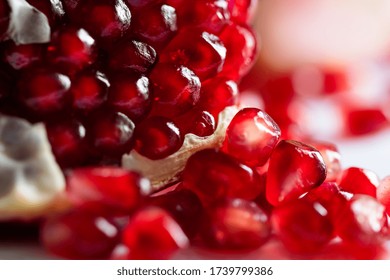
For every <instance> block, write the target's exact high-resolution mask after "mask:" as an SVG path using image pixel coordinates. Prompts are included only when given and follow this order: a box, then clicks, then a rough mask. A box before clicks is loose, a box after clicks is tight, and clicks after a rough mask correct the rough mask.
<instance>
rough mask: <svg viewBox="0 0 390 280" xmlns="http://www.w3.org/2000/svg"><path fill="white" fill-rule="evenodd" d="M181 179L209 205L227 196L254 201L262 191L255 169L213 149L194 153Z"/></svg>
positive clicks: (187, 187) (184, 184) (184, 185)
mask: <svg viewBox="0 0 390 280" xmlns="http://www.w3.org/2000/svg"><path fill="white" fill-rule="evenodd" d="M182 178H183V187H184V188H186V189H189V190H191V191H193V192H194V193H195V194H196V195H197V196H198V197H199V198H200V200H201V201H202V203H203V204H204V205H206V206H207V205H211V204H213V203H214V202H216V201H218V200H223V199H225V198H243V199H247V200H252V199H254V198H255V197H257V196H258V195H259V194H260V193H261V191H262V190H263V189H262V185H261V183H260V181H259V180H260V178H259V175H258V174H257V173H256V172H255V171H253V170H252V169H251V168H250V167H248V166H246V165H244V164H241V163H240V162H238V161H236V160H235V159H234V158H233V157H231V156H229V155H227V154H225V153H223V152H221V151H218V150H214V149H205V150H202V151H199V152H197V153H195V154H194V155H192V156H191V157H190V158H189V159H188V161H187V164H186V166H185V168H184V171H183V175H182Z"/></svg>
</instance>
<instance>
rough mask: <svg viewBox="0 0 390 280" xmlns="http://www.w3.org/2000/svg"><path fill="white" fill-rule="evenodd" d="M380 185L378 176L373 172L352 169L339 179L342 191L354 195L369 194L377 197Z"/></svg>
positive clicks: (345, 171) (347, 170) (344, 172)
mask: <svg viewBox="0 0 390 280" xmlns="http://www.w3.org/2000/svg"><path fill="white" fill-rule="evenodd" d="M378 185H379V178H378V176H377V175H376V174H375V173H374V172H372V171H371V170H367V169H363V168H357V167H350V168H348V169H345V170H344V171H343V172H342V174H341V177H340V179H339V186H340V189H341V190H343V191H346V192H350V193H353V194H367V195H370V196H372V197H376V189H377V187H378Z"/></svg>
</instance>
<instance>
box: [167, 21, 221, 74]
mask: <svg viewBox="0 0 390 280" xmlns="http://www.w3.org/2000/svg"><path fill="white" fill-rule="evenodd" d="M188 38H191V40H188ZM225 58H226V48H225V47H224V46H223V44H222V42H221V40H220V39H219V38H218V37H217V36H215V35H213V34H210V33H207V32H204V31H202V30H199V29H193V28H182V29H181V31H180V32H179V33H178V34H177V35H176V36H175V38H173V40H172V41H171V42H170V43H169V44H168V45H167V46H166V48H165V49H164V50H163V51H162V52H161V56H160V61H161V62H173V63H174V64H175V65H184V66H186V67H188V68H189V69H191V70H192V71H194V72H195V74H196V75H197V76H198V77H199V78H200V79H201V80H202V81H203V80H206V79H207V78H210V77H213V76H215V75H216V74H217V73H219V72H220V71H221V70H222V66H223V63H224V61H225Z"/></svg>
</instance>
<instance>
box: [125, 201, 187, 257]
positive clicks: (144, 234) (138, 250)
mask: <svg viewBox="0 0 390 280" xmlns="http://www.w3.org/2000/svg"><path fill="white" fill-rule="evenodd" d="M123 243H124V244H125V245H126V246H127V247H128V248H129V258H130V259H139V260H151V259H156V260H158V259H168V258H169V257H171V256H172V254H174V253H175V252H176V251H177V250H179V249H182V248H185V247H187V246H188V243H189V241H188V238H187V236H186V235H185V233H184V232H183V230H182V229H181V228H180V226H179V225H178V224H177V223H176V221H175V220H174V219H173V218H172V217H171V216H170V215H169V214H168V213H167V212H166V211H165V210H162V209H160V208H157V207H148V208H145V209H142V210H140V211H139V212H138V213H136V214H135V215H134V216H133V217H132V218H131V220H130V222H129V224H128V225H127V226H126V227H125V229H124V232H123Z"/></svg>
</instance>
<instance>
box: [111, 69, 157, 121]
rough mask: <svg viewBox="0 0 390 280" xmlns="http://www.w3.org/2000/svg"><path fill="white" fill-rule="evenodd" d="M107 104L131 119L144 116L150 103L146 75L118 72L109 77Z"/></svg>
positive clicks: (149, 88)
mask: <svg viewBox="0 0 390 280" xmlns="http://www.w3.org/2000/svg"><path fill="white" fill-rule="evenodd" d="M108 104H109V105H110V106H111V107H112V108H114V109H115V110H117V111H120V112H121V113H123V114H125V115H126V116H128V117H129V118H130V119H131V120H133V121H138V120H140V119H141V118H143V117H145V116H146V114H147V113H148V112H149V109H150V105H151V85H150V81H149V79H148V78H147V77H145V76H141V75H134V74H132V75H131V74H130V73H129V74H126V73H122V74H118V75H116V76H115V77H113V78H112V79H111V87H110V91H109V98H108Z"/></svg>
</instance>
